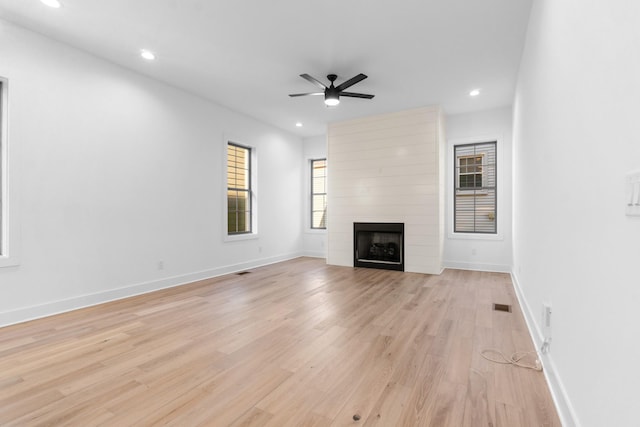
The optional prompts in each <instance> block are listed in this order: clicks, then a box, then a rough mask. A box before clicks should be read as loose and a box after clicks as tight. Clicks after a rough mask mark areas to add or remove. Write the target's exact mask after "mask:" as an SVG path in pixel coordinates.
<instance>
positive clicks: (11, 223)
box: [0, 77, 20, 268]
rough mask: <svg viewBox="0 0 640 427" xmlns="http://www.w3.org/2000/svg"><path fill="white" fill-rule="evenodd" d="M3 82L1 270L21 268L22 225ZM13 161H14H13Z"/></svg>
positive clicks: (4, 83) (0, 123)
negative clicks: (20, 244) (20, 243)
mask: <svg viewBox="0 0 640 427" xmlns="http://www.w3.org/2000/svg"><path fill="white" fill-rule="evenodd" d="M0 82H2V92H1V96H2V98H1V99H0V103H2V104H1V105H2V112H1V114H2V117H0V132H1V133H0V138H1V140H0V150H2V153H1V157H0V159H1V161H2V164H0V173H1V174H2V176H1V180H0V183H1V184H0V193H1V194H0V196H1V197H2V199H1V200H2V205H1V206H2V207H1V209H2V210H3V212H2V219H1V221H2V224H0V227H2V231H3V232H2V240H3V241H2V254H1V255H0V268H2V267H15V266H18V265H20V246H19V242H20V223H19V219H20V218H19V216H18V211H19V209H18V198H17V195H18V189H17V179H16V170H14V168H12V165H14V164H15V159H13V154H12V152H11V150H10V146H9V112H8V110H9V96H8V92H9V89H8V88H9V84H8V79H6V78H4V77H0ZM10 157H11V159H10Z"/></svg>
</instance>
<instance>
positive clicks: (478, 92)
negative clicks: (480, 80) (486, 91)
mask: <svg viewBox="0 0 640 427" xmlns="http://www.w3.org/2000/svg"><path fill="white" fill-rule="evenodd" d="M478 95H480V89H473V90H472V91H471V92H469V96H478Z"/></svg>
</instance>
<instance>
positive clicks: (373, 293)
mask: <svg viewBox="0 0 640 427" xmlns="http://www.w3.org/2000/svg"><path fill="white" fill-rule="evenodd" d="M493 303H502V304H510V305H512V312H511V313H503V312H496V311H494V310H493V306H492V304H493ZM489 348H495V349H497V350H499V351H502V352H503V353H504V354H505V355H507V356H509V355H510V354H511V353H513V352H514V351H533V350H534V348H533V344H532V341H531V338H530V337H529V335H528V332H527V328H526V323H525V321H524V317H523V316H522V311H521V309H520V307H519V306H518V303H517V299H516V297H515V292H514V289H513V285H512V284H511V281H510V278H509V276H508V275H506V274H500V273H483V272H470V271H460V270H445V271H444V272H443V273H442V274H441V275H439V276H432V275H424V274H416V273H403V272H397V271H387V270H372V269H362V268H348V267H336V266H328V265H326V264H325V263H324V260H321V259H314V258H304V257H303V258H296V259H293V260H290V261H286V262H282V263H277V264H272V265H269V266H265V267H261V268H255V269H251V270H249V271H248V274H243V275H237V274H229V275H225V276H220V277H215V278H211V279H206V280H201V281H198V282H194V283H191V284H187V285H183V286H178V287H175V288H169V289H163V290H160V291H157V292H153V293H149V294H145V295H139V296H136V297H132V298H127V299H123V300H119V301H113V302H110V303H107V304H102V305H98V306H95V307H89V308H85V309H81V310H76V311H73V312H69V313H65V314H61V315H56V316H52V317H48V318H44V319H40V320H35V321H31V322H26V323H23V324H19V325H13V326H8V327H5V328H0V425H9V426H12V425H15V426H29V427H31V426H40V425H42V426H45V425H47V426H51V425H56V426H57V425H72V426H77V425H82V426H94V425H96V426H97V425H101V426H122V425H140V426H148V425H173V426H184V425H189V426H198V425H202V426H207V425H225V426H226V425H233V426H278V427H282V426H330V425H336V426H338V425H340V426H341V425H350V426H352V425H370V426H374V425H375V426H390V425H393V426H438V427H441V426H456V427H458V426H473V427H475V426H509V427H517V426H521V425H523V426H524V425H527V426H528V425H536V426H550V427H557V426H560V422H559V420H558V416H557V413H556V410H555V408H554V406H553V402H552V400H551V395H550V393H549V390H548V387H547V385H546V382H545V379H544V375H543V374H542V373H540V372H537V371H532V370H526V369H522V368H519V367H515V366H512V365H500V364H496V363H493V362H490V361H487V360H486V359H484V358H483V357H481V355H480V353H481V351H482V350H484V349H489ZM533 357H535V356H533ZM354 415H358V416H359V417H360V419H359V420H358V421H354V418H353V417H354Z"/></svg>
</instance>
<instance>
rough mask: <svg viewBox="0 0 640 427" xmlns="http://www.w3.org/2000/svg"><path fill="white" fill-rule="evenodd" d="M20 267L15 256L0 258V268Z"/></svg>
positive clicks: (18, 260)
mask: <svg viewBox="0 0 640 427" xmlns="http://www.w3.org/2000/svg"><path fill="white" fill-rule="evenodd" d="M19 265H20V259H18V257H15V256H13V257H12V256H0V268H3V267H17V266H19Z"/></svg>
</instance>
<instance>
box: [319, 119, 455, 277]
mask: <svg viewBox="0 0 640 427" xmlns="http://www.w3.org/2000/svg"><path fill="white" fill-rule="evenodd" d="M441 122H442V113H441V111H440V109H439V108H437V107H425V108H417V109H412V110H406V111H400V112H397V113H391V114H383V115H378V116H371V117H365V118H361V119H355V120H349V121H344V122H339V123H331V124H330V125H329V134H328V142H327V144H328V147H327V150H328V154H329V156H328V162H329V163H328V164H329V194H328V197H329V201H328V209H327V210H328V222H327V226H328V234H327V238H328V258H327V262H328V263H329V264H334V265H346V266H353V223H354V222H398V223H404V225H405V228H404V234H405V235H404V268H405V271H411V272H416V273H430V274H439V273H440V272H441V271H442V247H443V241H442V234H443V230H444V219H443V218H442V217H443V213H444V210H443V209H442V201H443V200H444V197H443V194H442V192H443V191H442V188H443V187H442V181H443V177H444V172H443V171H442V159H441V157H440V156H441V153H442V150H443V147H444V141H443V135H442V125H441Z"/></svg>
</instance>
